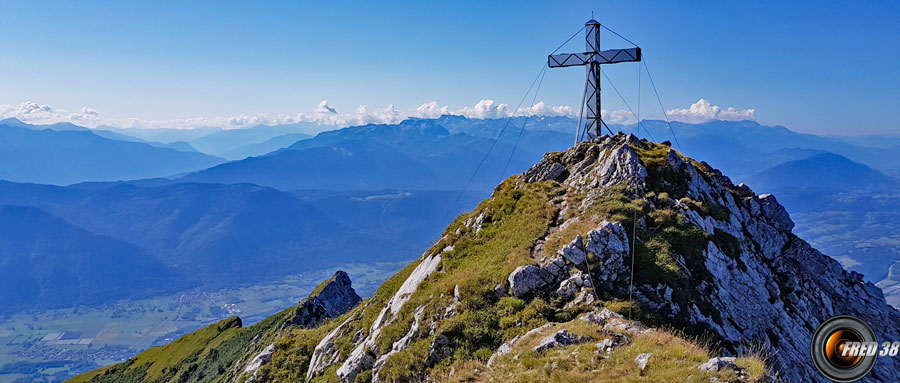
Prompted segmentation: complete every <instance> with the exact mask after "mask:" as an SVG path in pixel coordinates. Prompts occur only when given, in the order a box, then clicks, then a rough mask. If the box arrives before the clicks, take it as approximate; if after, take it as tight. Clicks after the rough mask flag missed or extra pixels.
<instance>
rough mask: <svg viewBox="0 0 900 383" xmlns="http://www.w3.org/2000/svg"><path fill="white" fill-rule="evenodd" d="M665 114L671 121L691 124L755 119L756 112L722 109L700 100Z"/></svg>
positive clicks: (731, 108) (751, 110) (752, 110)
mask: <svg viewBox="0 0 900 383" xmlns="http://www.w3.org/2000/svg"><path fill="white" fill-rule="evenodd" d="M667 113H668V114H669V118H670V119H672V120H675V121H681V122H687V123H692V124H699V123H703V122H708V121H713V120H725V121H743V120H755V119H756V110H754V109H737V108H734V107H728V108H725V109H722V108H720V107H719V106H718V105H713V104H712V103H710V102H709V101H707V100H705V99H702V98H701V99H700V100H699V101H697V102H695V103H693V104H692V105H691V106H690V108H687V109H672V110H669V111H668V112H667Z"/></svg>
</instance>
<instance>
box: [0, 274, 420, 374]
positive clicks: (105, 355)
mask: <svg viewBox="0 0 900 383" xmlns="http://www.w3.org/2000/svg"><path fill="white" fill-rule="evenodd" d="M405 264H406V262H402V263H383V264H376V265H352V266H348V267H344V268H342V269H343V270H345V271H347V273H349V274H350V276H351V278H352V279H353V285H354V287H355V288H356V289H357V292H358V293H359V294H360V295H363V296H368V295H371V293H372V292H373V291H374V289H375V288H376V287H377V286H379V285H380V284H381V283H382V282H383V281H384V280H385V279H386V278H387V277H389V276H390V275H392V274H393V273H394V272H396V271H397V270H398V269H400V268H401V267H402V266H404V265H405ZM333 272H334V270H328V271H322V272H310V273H303V274H297V275H291V276H288V277H286V278H283V279H282V280H280V281H275V282H271V283H267V284H256V285H247V286H236V287H234V288H229V289H223V290H215V291H209V290H203V289H194V290H190V291H184V292H180V293H177V294H172V295H166V296H160V297H155V298H151V299H143V300H136V301H127V302H118V303H115V304H108V305H103V306H99V307H77V308H72V309H60V310H48V311H40V312H27V313H17V314H13V315H5V316H0V383H12V382H17V381H18V382H34V381H46V382H55V381H61V380H62V379H64V378H67V377H70V376H73V375H75V374H77V373H80V372H83V371H86V370H89V369H92V368H96V367H98V366H102V365H106V364H111V363H115V362H119V361H122V360H125V359H127V358H129V357H131V356H133V355H135V354H137V353H138V352H140V351H143V350H144V349H146V348H149V347H151V346H156V345H161V344H165V343H168V342H171V341H172V340H174V339H176V338H177V337H178V336H180V335H182V334H185V333H187V332H190V331H193V330H195V329H198V328H200V327H204V326H206V325H208V324H210V323H212V322H216V321H218V320H221V319H223V318H226V317H229V316H232V315H238V316H240V317H241V318H242V320H243V322H244V325H245V326H246V325H249V324H252V323H255V322H257V321H259V320H261V319H263V318H265V317H267V316H269V315H271V314H273V313H275V312H277V311H280V310H283V309H284V308H286V307H289V306H292V305H294V304H296V303H297V302H298V301H299V300H300V299H302V298H303V297H305V296H306V295H307V294H308V293H309V292H310V291H311V290H312V289H313V288H314V287H315V286H316V285H317V284H318V283H319V282H321V281H322V280H324V279H326V278H328V277H330V276H331V274H332V273H333Z"/></svg>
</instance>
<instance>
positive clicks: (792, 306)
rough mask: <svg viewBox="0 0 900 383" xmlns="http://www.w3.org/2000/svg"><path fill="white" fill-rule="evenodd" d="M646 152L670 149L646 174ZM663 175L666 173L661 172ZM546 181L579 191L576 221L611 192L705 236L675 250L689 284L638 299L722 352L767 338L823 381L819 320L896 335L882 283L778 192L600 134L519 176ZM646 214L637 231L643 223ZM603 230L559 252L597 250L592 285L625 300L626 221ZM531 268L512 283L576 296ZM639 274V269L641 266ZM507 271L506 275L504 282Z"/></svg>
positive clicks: (898, 367) (898, 324) (786, 366)
mask: <svg viewBox="0 0 900 383" xmlns="http://www.w3.org/2000/svg"><path fill="white" fill-rule="evenodd" d="M648 149H650V150H653V151H655V152H656V153H658V151H659V150H666V152H665V157H663V158H662V160H663V161H662V163H660V162H659V160H654V161H656V162H654V165H653V166H656V168H654V171H653V172H652V173H653V176H652V177H651V175H650V174H651V172H649V171H648V170H647V166H646V164H644V163H643V162H641V160H640V159H639V155H638V152H637V151H639V150H648ZM556 165H559V166H556ZM660 166H661V167H660ZM560 167H562V168H563V169H564V170H561V169H560ZM551 169H553V170H552V172H551ZM661 174H667V177H669V178H665V179H661V178H660V177H663V176H662V175H661ZM653 177H656V178H653ZM551 179H552V180H555V181H557V182H560V183H561V184H562V185H564V186H566V187H567V193H573V192H574V193H578V194H579V195H583V198H581V199H580V203H579V204H577V205H567V206H565V207H564V210H565V211H566V212H567V213H571V212H572V211H574V212H575V214H567V216H574V217H575V218H573V220H579V219H581V220H583V219H585V217H584V215H583V213H582V212H583V211H585V210H586V209H587V208H588V207H590V206H592V205H593V204H595V202H596V201H598V200H599V199H600V198H603V196H604V195H605V193H610V191H611V190H613V189H616V190H617V191H615V193H624V194H625V195H626V196H628V197H629V198H635V199H636V198H642V199H643V200H644V201H645V202H644V203H645V206H643V207H642V211H645V212H646V211H652V210H655V209H671V210H674V211H675V213H677V214H678V215H679V216H681V217H683V219H684V221H685V222H686V223H687V224H689V225H693V226H696V227H697V228H699V229H701V230H702V232H704V233H706V235H707V236H708V238H707V239H706V241H705V243H701V242H697V243H692V244H691V245H692V246H697V248H698V249H699V254H700V255H699V257H697V258H691V259H688V257H690V256H691V255H690V254H679V253H677V252H676V253H673V254H671V257H672V260H673V261H674V263H675V264H676V265H677V267H678V269H679V272H678V277H679V278H684V279H686V280H690V281H691V282H690V283H686V284H680V285H679V284H672V285H670V284H669V283H668V282H662V283H656V284H654V285H649V284H647V285H639V286H638V285H636V286H634V291H633V296H634V298H635V299H636V300H637V301H638V302H640V305H641V306H642V308H643V309H644V310H648V311H652V312H654V313H655V314H656V315H658V316H659V317H660V318H661V319H662V320H664V321H667V322H669V323H671V324H673V325H675V326H677V327H681V328H692V329H707V330H709V331H712V332H713V333H715V334H717V335H718V336H719V337H720V338H721V339H722V340H723V341H724V346H725V352H730V353H734V354H739V353H741V352H744V351H746V350H745V348H744V347H745V345H746V344H748V342H755V343H757V344H762V345H763V347H765V348H767V351H768V352H769V354H771V355H772V362H773V367H774V368H775V370H776V371H777V372H778V374H780V375H781V376H782V377H784V379H785V380H786V381H797V382H800V381H803V382H810V381H812V382H823V381H824V380H823V378H822V377H821V375H819V374H818V372H817V371H816V370H815V368H814V367H813V366H812V364H810V363H808V359H809V342H810V340H811V339H812V332H813V331H815V329H816V327H817V326H818V325H819V323H821V322H822V321H824V320H826V319H828V318H830V317H832V316H835V315H841V314H848V315H854V316H858V317H860V318H862V319H863V320H865V321H867V322H868V323H869V324H870V325H871V326H872V327H873V328H874V329H875V330H876V333H877V335H878V338H879V339H900V313H898V311H897V310H896V309H894V308H892V307H890V306H889V305H887V303H886V302H885V300H884V298H883V295H882V293H881V291H880V290H879V289H878V288H876V287H875V286H874V285H872V284H871V283H867V282H865V281H863V279H862V276H860V275H859V274H857V273H855V272H847V271H846V270H844V269H843V268H842V267H841V265H840V264H839V263H838V262H837V261H835V260H833V259H832V258H829V257H827V256H825V255H824V254H822V253H820V252H819V251H817V250H815V249H813V248H812V247H811V246H810V245H809V244H808V243H806V242H805V241H803V240H802V239H800V238H798V237H797V236H795V235H794V234H793V233H791V230H792V229H793V227H794V223H793V221H792V220H791V218H790V216H789V214H788V212H787V211H786V210H785V208H784V207H783V206H781V204H779V203H778V201H777V200H776V198H775V197H774V196H772V195H766V194H764V195H759V196H757V195H756V194H755V193H754V192H753V190H752V189H751V188H750V187H749V186H747V185H743V184H742V185H737V186H735V185H734V184H732V182H731V180H730V179H728V177H726V176H725V175H723V174H722V173H721V172H719V171H718V170H715V169H713V168H711V167H710V166H709V165H708V164H706V163H702V162H701V163H697V162H694V161H690V160H687V159H685V158H683V157H682V156H680V155H679V154H678V153H676V152H675V151H674V150H672V149H671V148H665V147H662V148H661V147H659V146H654V145H653V144H651V143H648V142H646V141H641V140H638V139H637V138H635V137H633V136H626V135H616V136H612V137H606V136H604V137H601V138H598V139H595V140H594V141H592V142H582V143H579V144H577V145H576V146H575V147H573V148H571V149H569V150H567V151H566V152H564V153H562V154H561V155H560V154H554V155H547V156H545V157H544V159H543V160H542V161H541V163H539V164H537V165H535V166H534V167H532V169H530V170H529V171H528V172H526V173H525V177H524V180H525V181H526V182H538V181H545V180H551ZM653 185H655V186H653ZM660 185H662V186H664V187H665V188H667V190H665V191H667V192H668V193H667V194H670V195H668V197H667V198H658V199H656V200H654V199H653V198H647V197H646V196H645V195H646V193H648V192H650V191H653V192H656V193H659V192H661V191H663V190H659V189H658V188H659V187H660ZM671 193H676V194H677V195H674V194H671ZM688 200H690V201H688ZM657 204H658V205H657ZM561 215H562V214H561ZM642 219H643V217H642V218H641V219H639V228H640V229H647V228H645V227H644V221H642ZM566 225H568V222H561V223H560V227H565V226H566ZM601 226H603V227H602V228H600V227H598V228H597V229H596V230H593V231H590V232H588V233H581V234H582V235H583V237H582V238H576V239H575V240H573V241H572V242H571V243H569V244H567V245H566V246H564V247H563V249H562V250H561V251H560V256H561V257H562V258H563V259H564V260H567V261H568V262H569V263H570V264H573V265H574V264H576V263H580V262H581V261H582V259H583V258H584V257H588V259H591V258H589V256H588V254H592V255H593V256H594V257H598V258H602V261H598V262H597V264H600V265H602V266H601V267H592V271H593V273H592V278H591V280H592V282H593V285H594V287H595V288H596V289H597V291H598V293H599V295H600V296H613V297H618V298H623V299H624V298H627V297H628V295H627V294H626V292H627V291H628V287H629V286H628V281H629V280H630V275H629V274H630V273H631V270H630V265H631V262H630V251H629V246H630V243H629V241H630V239H631V233H632V228H631V227H628V228H624V227H622V226H621V225H620V224H618V223H603V224H602V225H601ZM648 230H652V228H649V229H648ZM701 241H702V240H701ZM526 267H527V266H526ZM537 268H539V266H533V267H531V268H528V269H527V270H525V269H522V270H517V271H519V272H520V273H522V274H521V275H519V276H518V277H519V281H517V282H522V283H518V285H521V286H522V288H520V289H519V291H534V290H535V289H547V288H552V289H554V290H556V289H558V290H556V291H557V294H556V296H563V297H571V296H573V295H570V290H571V289H570V288H569V287H571V286H569V285H571V284H572V283H570V282H565V283H566V284H567V285H565V286H560V285H558V284H556V283H559V282H554V284H553V285H550V284H549V283H548V285H550V287H547V286H543V283H544V282H546V279H545V278H542V277H541V272H540V270H539V269H537ZM634 272H635V274H636V275H638V276H640V273H641V272H642V270H640V269H637V270H634ZM514 279H515V278H513V275H511V276H510V282H513V280H514ZM562 281H567V279H562V280H560V282H562ZM514 290H515V289H514ZM514 292H515V291H514ZM517 295H518V294H517ZM685 297H689V298H685ZM567 299H572V298H567ZM613 322H616V321H613ZM616 323H618V324H615V326H626V324H625V322H616ZM609 325H613V324H610V323H608V324H607V326H609ZM633 330H637V329H633ZM870 377H871V378H872V379H873V380H875V381H900V361H898V360H897V359H896V358H890V359H887V358H886V359H885V360H884V361H883V362H882V361H879V363H878V364H877V365H876V367H875V369H874V370H873V372H872V373H871V375H870Z"/></svg>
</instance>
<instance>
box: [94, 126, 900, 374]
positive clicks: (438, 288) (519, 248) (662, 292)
mask: <svg viewBox="0 0 900 383" xmlns="http://www.w3.org/2000/svg"><path fill="white" fill-rule="evenodd" d="M792 228H793V222H792V221H791V219H790V216H789V215H788V214H787V212H786V211H785V209H784V208H783V207H782V206H781V205H780V204H779V203H778V201H777V200H776V199H775V197H774V196H772V195H766V194H764V195H756V194H755V193H754V192H753V191H752V190H751V189H750V188H749V187H747V186H746V185H743V184H739V185H734V184H733V183H731V181H730V179H728V178H727V177H726V176H724V175H723V174H722V173H721V172H719V171H718V170H716V169H713V168H712V167H710V166H709V165H707V164H706V163H703V162H697V161H695V160H692V159H690V158H687V157H683V156H682V155H680V154H679V153H677V152H676V151H674V150H672V149H671V148H669V147H668V146H665V145H660V144H654V143H651V142H648V141H642V140H639V139H637V138H636V137H634V136H631V135H623V134H620V135H616V136H612V137H610V136H603V137H600V138H598V139H596V140H593V141H590V142H582V143H579V144H577V145H576V146H575V147H573V148H570V149H568V150H566V151H565V152H557V153H549V154H547V155H545V156H544V158H543V159H542V160H541V161H540V162H539V163H538V164H536V165H534V166H532V167H531V168H530V169H529V170H527V171H526V172H524V173H523V174H521V175H516V176H513V177H511V178H509V179H507V180H506V181H504V182H503V183H501V184H500V185H499V186H498V187H497V188H496V189H495V190H494V193H493V194H492V195H491V197H490V198H488V199H487V200H485V201H483V202H482V203H481V204H480V205H479V206H478V207H477V208H475V209H474V210H473V211H472V212H469V213H466V214H463V215H461V216H459V217H458V218H456V219H455V220H454V221H453V222H452V223H451V224H450V225H449V226H448V227H447V229H446V230H445V232H444V235H443V237H442V238H441V240H440V241H438V242H437V243H435V244H434V245H433V246H432V247H431V248H430V249H429V250H427V251H426V252H425V253H424V254H423V255H422V257H420V258H419V259H418V260H417V261H415V262H413V263H412V264H410V265H409V266H408V267H406V268H405V269H404V270H403V271H401V272H399V273H397V274H396V275H395V276H394V277H392V278H391V279H389V280H388V281H387V282H385V284H384V285H382V287H381V288H380V289H379V290H378V291H377V292H376V293H375V295H374V296H373V297H372V298H370V299H368V300H366V301H363V302H362V303H361V304H360V305H358V306H357V307H356V308H354V309H352V310H351V311H349V312H348V313H347V314H345V315H344V316H342V317H340V318H337V319H335V320H331V321H326V322H325V323H323V324H322V325H320V326H317V327H312V328H296V327H290V326H288V327H283V328H284V331H281V332H279V331H269V330H261V329H260V331H262V332H260V333H259V334H260V335H259V336H261V337H266V339H271V343H269V341H266V342H260V343H256V344H248V345H245V346H244V347H245V348H244V349H245V352H244V353H243V356H239V357H237V358H235V359H232V360H231V361H230V362H228V366H229V367H226V368H224V369H220V373H219V374H214V376H199V375H193V374H190V372H189V371H188V370H185V372H184V374H187V375H182V376H183V377H184V379H185V380H186V381H234V382H244V381H257V382H261V381H298V380H307V381H316V382H318V381H341V382H357V381H363V382H367V381H371V382H381V381H423V380H426V379H436V380H442V381H488V380H497V379H510V380H513V381H516V380H520V381H533V380H534V379H558V380H562V381H581V380H580V379H597V380H599V381H604V380H603V379H604V378H603V376H604V375H603V374H602V373H598V372H597V370H598V369H599V370H603V369H609V370H611V371H612V370H615V371H622V373H623V374H634V375H633V376H638V374H640V375H641V376H645V378H646V379H648V381H697V382H707V381H709V380H710V378H718V376H717V375H715V373H723V372H728V373H731V374H733V375H731V377H730V378H727V379H728V380H731V381H747V380H746V379H750V377H751V376H752V377H753V378H752V379H753V380H762V381H765V380H772V379H776V380H777V379H783V380H784V381H816V382H818V381H823V379H822V377H821V376H820V375H819V374H818V373H817V372H816V371H815V369H814V368H813V367H812V365H811V364H809V363H808V360H807V359H808V358H809V354H808V351H809V341H810V340H811V334H812V331H813V330H814V329H815V327H816V326H817V324H818V323H820V322H821V321H823V320H825V319H827V318H828V317H830V316H832V315H836V314H852V315H856V316H859V317H861V318H863V319H864V320H867V321H869V323H870V324H872V326H873V327H874V328H875V329H876V333H878V336H879V339H892V338H895V337H897V336H900V325H898V324H897V323H898V320H900V313H898V311H897V310H896V309H893V308H891V307H890V306H888V305H887V304H886V303H885V301H884V297H883V295H882V293H881V291H880V290H879V289H878V288H876V287H875V286H874V285H872V284H871V283H866V282H864V281H862V277H861V275H859V274H858V273H853V272H847V271H846V270H844V269H843V268H842V267H841V266H840V264H839V263H838V262H837V261H835V260H833V259H831V258H829V257H827V256H825V255H823V254H821V253H820V252H818V251H816V250H815V249H813V248H812V247H811V246H810V245H809V244H807V243H806V242H804V241H803V240H802V239H800V238H798V237H796V236H795V235H793V234H792V233H791V230H792ZM632 230H633V231H632ZM631 246H634V247H633V249H634V250H633V252H632V250H631V248H632V247H631ZM632 262H633V263H634V265H635V266H634V267H635V270H636V272H635V273H634V284H633V286H634V289H633V290H632V289H631V288H630V286H632V284H631V283H630V282H629V281H630V280H631V279H630V271H631V266H630V264H631V263H632ZM638 270H639V271H638ZM631 294H633V296H634V298H635V299H634V300H633V301H628V300H627V297H629V296H631ZM601 308H605V309H606V310H601ZM632 310H633V311H634V312H635V315H636V317H637V318H639V319H641V321H642V322H644V323H646V324H649V325H651V326H672V327H674V328H675V329H677V330H681V331H687V334H688V335H691V334H693V335H694V336H702V335H705V336H709V337H712V338H711V339H712V340H713V342H714V343H713V344H715V345H717V347H716V348H717V349H719V350H721V352H722V353H723V354H724V356H725V357H728V356H729V355H731V356H737V357H742V356H743V357H747V356H748V355H751V353H752V352H753V350H762V352H763V353H764V354H765V355H767V358H768V363H767V364H766V366H765V367H764V368H762V370H761V367H760V362H758V360H759V359H754V358H752V357H751V358H749V359H747V358H744V359H740V358H738V359H727V360H732V361H734V362H729V363H732V364H734V363H738V365H735V367H729V368H727V369H724V370H718V369H716V370H715V373H713V372H712V370H704V369H702V368H701V367H700V365H701V364H702V365H716V366H718V365H719V364H720V363H719V362H715V363H714V362H713V361H709V362H708V363H703V362H705V361H706V359H705V358H704V357H705V356H706V355H705V354H706V353H713V352H712V351H709V350H703V349H702V348H701V349H699V350H703V351H697V350H698V349H695V348H691V347H693V346H687V345H685V346H682V347H687V349H690V350H694V351H690V352H687V351H684V352H687V354H685V353H673V354H670V351H667V350H668V349H667V348H666V347H667V346H666V345H671V344H673V342H676V341H675V340H673V338H671V336H668V337H667V336H666V335H665V334H664V333H661V332H660V331H659V330H655V329H653V328H650V329H648V328H647V327H646V326H644V325H642V324H639V323H636V322H633V321H627V320H624V319H622V318H621V317H616V316H615V314H613V311H624V312H631V311H632ZM582 314H586V315H582ZM276 327H277V326H276ZM253 331H257V330H253ZM535 334H539V335H535ZM572 334H574V335H572ZM543 336H546V338H545V339H544V340H540V337H543ZM648 336H651V337H656V338H654V339H657V343H654V345H655V346H653V347H651V348H650V349H646V348H644V347H646V343H644V342H647V341H648V338H647V337H648ZM603 337H608V341H609V343H606V342H607V340H604V339H603ZM610 337H611V338H610ZM626 338H627V339H628V340H627V341H626V340H625V339H626ZM663 338H664V339H666V341H665V342H663V341H661V339H663ZM522 339H524V340H522ZM616 339H620V340H616ZM539 340H540V342H538V341H539ZM601 340H602V341H603V342H601V343H603V345H604V346H603V347H602V348H603V349H610V350H611V351H606V352H607V353H608V356H609V359H605V358H598V357H597V356H596V355H597V353H595V352H594V350H596V349H598V348H600V346H597V347H594V346H593V344H592V343H591V342H596V341H601ZM519 342H523V343H521V344H520V343H519ZM586 342H587V346H590V347H582V346H580V345H581V344H585V343H586ZM676 343H677V342H676ZM267 344H271V345H272V353H271V356H270V359H269V362H267V363H265V364H263V365H262V366H261V367H259V370H258V373H254V374H253V376H248V375H246V374H244V373H242V371H245V369H244V368H242V367H241V366H245V365H247V363H248V362H249V361H251V359H253V358H251V356H253V355H257V354H258V353H259V352H260V351H261V350H263V349H264V348H266V347H267ZM629 344H630V346H629ZM524 345H527V348H523V347H525V346H524ZM532 347H533V349H532ZM548 349H550V350H553V351H549V352H548V351H546V350H548ZM508 350H515V351H514V353H510V351H508ZM588 350H589V351H588ZM685 350H686V349H685ZM643 351H646V352H643ZM584 352H588V354H582V353H584ZM638 352H641V353H640V354H638ZM697 352H699V354H697ZM675 355H678V357H677V358H681V359H680V360H681V361H682V362H676V361H675V360H674V359H670V358H674V357H675ZM684 355H691V356H690V357H689V358H688V359H684ZM563 356H564V358H565V359H557V358H560V357H563ZM623 356H625V357H626V358H633V359H634V361H631V360H630V359H624V360H623V359H622V357H623ZM711 356H715V355H711ZM520 357H521V358H520ZM582 357H585V358H587V359H582ZM565 360H578V361H581V360H584V362H578V363H579V364H572V363H569V362H564V361H565ZM207 362H209V361H208V360H206V359H201V360H199V361H197V362H196V363H198V366H200V367H201V368H202V366H203V365H204V364H205V363H207ZM220 362H222V360H221V359H217V362H216V363H220ZM551 362H553V363H554V364H553V367H551ZM556 363H559V366H560V368H559V369H557V368H556V367H555V366H556ZM582 363H583V364H582ZM722 364H723V365H725V364H726V363H724V362H722ZM124 366H126V367H127V366H128V364H127V363H126V364H125V365H124ZM541 366H545V367H543V368H542V367H541ZM647 366H649V369H648V367H647ZM654 366H656V367H654ZM121 368H122V367H114V369H116V371H121ZM698 369H700V371H710V372H709V374H708V373H706V372H703V373H698ZM750 371H753V373H751V372H750ZM768 371H771V372H768ZM94 375H96V373H95V374H94ZM91 376H93V375H91ZM91 376H88V375H86V376H84V377H82V378H79V379H81V381H86V380H89V379H91ZM99 376H100V375H96V376H94V381H97V382H99V381H102V380H101V379H100V378H99ZM620 376H625V375H620ZM570 378H573V380H569V379H570ZM898 378H900V365H898V363H897V362H895V361H894V360H891V359H889V358H887V359H880V360H879V363H878V364H877V365H876V366H875V369H874V370H873V372H872V373H871V375H870V379H875V380H878V379H882V380H891V379H898ZM141 379H142V378H141ZM139 380H140V379H139ZM147 381H153V379H149V380H147Z"/></svg>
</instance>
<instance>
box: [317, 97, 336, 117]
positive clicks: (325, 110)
mask: <svg viewBox="0 0 900 383" xmlns="http://www.w3.org/2000/svg"><path fill="white" fill-rule="evenodd" d="M316 113H320V114H336V113H337V109H335V108H333V107H331V106H330V105H328V100H322V102H320V103H319V106H318V107H317V108H316Z"/></svg>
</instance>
